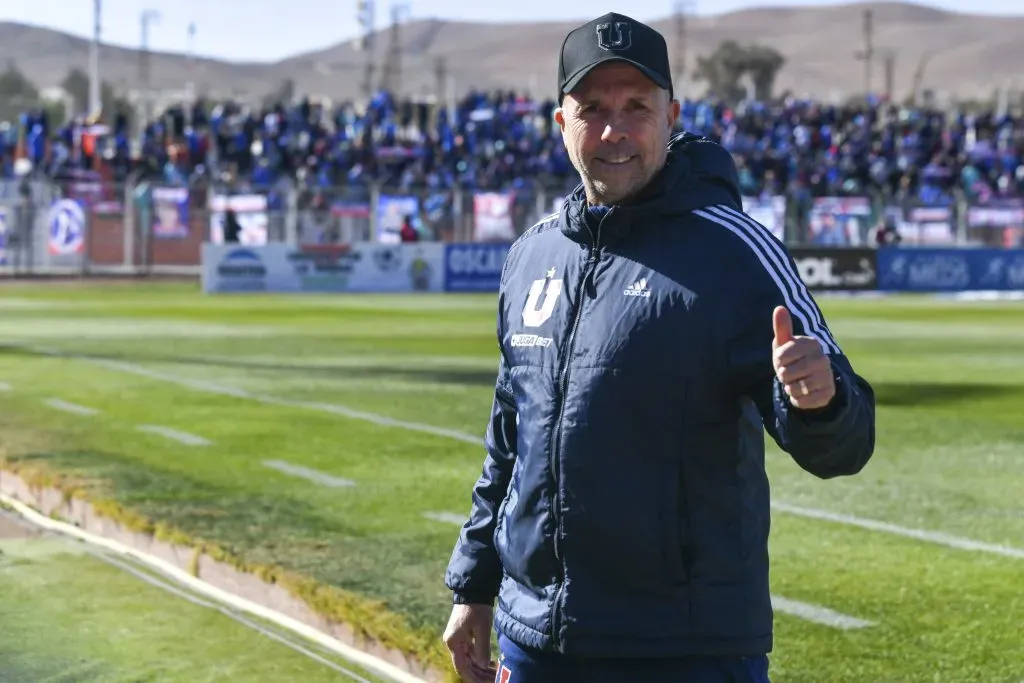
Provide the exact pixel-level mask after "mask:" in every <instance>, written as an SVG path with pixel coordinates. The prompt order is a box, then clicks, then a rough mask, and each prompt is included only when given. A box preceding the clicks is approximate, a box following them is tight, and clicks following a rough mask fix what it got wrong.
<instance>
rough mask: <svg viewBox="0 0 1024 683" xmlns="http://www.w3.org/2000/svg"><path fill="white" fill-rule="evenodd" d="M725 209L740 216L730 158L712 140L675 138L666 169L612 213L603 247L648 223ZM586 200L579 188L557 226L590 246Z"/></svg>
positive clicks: (687, 135)
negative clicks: (721, 206) (709, 208)
mask: <svg viewBox="0 0 1024 683" xmlns="http://www.w3.org/2000/svg"><path fill="white" fill-rule="evenodd" d="M719 204H724V205H726V206H729V207H731V208H733V209H735V210H737V211H740V210H742V208H743V201H742V199H741V196H740V189H739V177H738V174H737V172H736V163H735V162H734V161H733V158H732V155H731V154H730V153H729V151H728V150H726V149H725V148H724V147H722V146H721V145H719V144H718V143H716V142H714V141H713V140H711V139H709V138H706V137H702V136H700V135H694V134H693V133H685V132H684V133H677V134H676V135H674V136H672V138H671V139H670V140H669V142H668V158H667V160H666V162H665V167H664V168H663V169H662V170H661V172H659V173H658V175H656V176H655V177H654V179H653V180H652V181H651V182H650V184H648V186H647V187H646V188H645V189H644V190H642V191H641V192H640V194H639V195H638V196H637V197H635V198H634V199H632V200H630V201H629V202H627V203H625V204H621V205H616V206H614V207H612V209H613V210H612V211H610V212H609V214H608V217H607V218H606V220H605V222H604V224H603V225H602V229H601V232H602V235H601V241H602V243H608V242H609V241H613V240H614V239H616V238H619V237H623V236H625V234H627V233H628V232H629V231H630V230H631V229H632V228H633V227H634V226H641V225H643V224H645V223H648V222H649V221H651V220H658V219H663V218H666V217H669V216H676V215H682V214H685V213H688V212H690V211H693V210H695V209H701V208H704V207H707V206H714V205H719ZM586 215H587V196H586V193H585V192H584V190H583V185H582V184H581V185H578V186H577V187H576V189H575V190H573V192H572V194H570V195H569V197H567V198H566V201H565V202H564V203H563V204H562V209H561V216H560V218H561V220H560V225H561V228H562V231H563V232H565V233H566V235H568V236H569V237H571V238H573V239H576V240H577V241H580V240H581V239H585V240H587V241H589V231H588V228H587V220H586Z"/></svg>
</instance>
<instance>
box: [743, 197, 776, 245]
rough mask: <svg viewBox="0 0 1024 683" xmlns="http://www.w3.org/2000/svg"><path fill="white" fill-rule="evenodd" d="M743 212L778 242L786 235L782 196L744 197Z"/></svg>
mask: <svg viewBox="0 0 1024 683" xmlns="http://www.w3.org/2000/svg"><path fill="white" fill-rule="evenodd" d="M743 212H744V213H746V214H747V215H748V216H750V217H751V218H753V219H754V220H755V221H757V222H758V223H760V224H761V225H763V226H764V227H766V228H768V229H769V230H771V232H772V234H773V235H775V236H776V237H778V238H779V239H780V240H784V239H785V235H786V198H785V197H784V196H782V195H764V196H760V197H744V198H743Z"/></svg>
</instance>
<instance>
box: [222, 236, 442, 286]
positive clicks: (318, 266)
mask: <svg viewBox="0 0 1024 683" xmlns="http://www.w3.org/2000/svg"><path fill="white" fill-rule="evenodd" d="M443 259H444V245H443V244H441V243H439V242H428V243H418V244H378V243H374V242H359V243H355V244H347V245H316V246H313V245H309V246H304V247H301V248H295V247H292V246H289V245H287V244H282V243H279V242H275V243H271V244H265V245H260V246H242V245H236V244H213V243H209V242H208V243H206V244H204V245H203V251H202V288H203V291H204V292H207V293H214V292H307V293H310V292H320V293H323V292H381V293H387V292H440V291H442V289H443V277H444V265H443Z"/></svg>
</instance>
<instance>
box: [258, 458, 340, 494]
mask: <svg viewBox="0 0 1024 683" xmlns="http://www.w3.org/2000/svg"><path fill="white" fill-rule="evenodd" d="M263 464H264V465H265V466H266V467H269V468H270V469H272V470H277V471H278V472H282V473H284V474H288V475H291V476H293V477H300V478H302V479H308V480H309V481H311V482H313V483H315V484H320V485H321V486H330V487H331V488H344V487H346V486H355V485H356V483H355V482H354V481H352V480H351V479H343V478H341V477H335V476H333V475H330V474H326V473H324V472H318V471H317V470H311V469H309V468H308V467H302V466H300V465H293V464H291V463H290V462H283V461H281V460H264V461H263Z"/></svg>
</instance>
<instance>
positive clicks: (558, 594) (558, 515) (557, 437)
mask: <svg viewBox="0 0 1024 683" xmlns="http://www.w3.org/2000/svg"><path fill="white" fill-rule="evenodd" d="M612 211H614V209H610V210H609V211H608V213H606V214H605V215H604V216H603V217H602V218H601V221H600V222H599V223H598V225H597V236H596V237H595V236H594V234H593V232H591V247H590V255H589V256H588V257H587V261H586V264H585V265H584V268H583V277H582V278H580V284H579V287H578V288H577V290H576V301H577V305H576V312H575V314H574V316H573V322H572V328H571V329H570V331H569V338H568V339H567V340H566V344H565V349H564V351H563V352H562V367H561V368H560V370H559V374H560V380H559V384H560V392H559V397H558V400H559V402H560V405H559V407H558V423H557V424H556V425H555V429H554V434H553V436H552V443H551V472H552V476H553V478H554V480H555V500H554V505H553V506H552V512H553V513H554V516H555V539H554V541H555V542H554V546H555V561H556V562H557V563H558V565H559V567H558V569H559V576H558V589H557V590H556V591H555V598H554V600H553V601H552V603H551V635H552V639H553V640H554V644H555V650H556V651H561V650H562V643H561V641H560V640H559V636H558V631H559V618H558V617H559V614H560V609H559V602H561V599H562V589H563V588H564V586H565V560H564V558H563V557H562V553H561V547H560V545H559V539H560V538H561V536H562V511H561V496H560V495H559V489H560V488H561V487H560V481H559V479H560V468H559V463H558V458H559V455H560V450H561V448H560V446H561V442H562V420H563V419H564V417H565V394H566V392H567V391H568V390H569V362H570V359H571V358H572V348H573V344H574V342H575V341H576V330H577V329H579V326H580V318H582V317H583V296H584V293H585V291H586V286H587V280H588V279H590V277H591V276H592V275H593V274H594V268H595V266H596V265H597V262H598V260H599V258H600V253H599V250H600V243H601V225H602V224H603V223H604V221H605V219H606V218H607V217H608V216H609V215H610V214H611V212H612ZM587 230H588V231H589V230H590V228H589V226H588V228H587Z"/></svg>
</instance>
